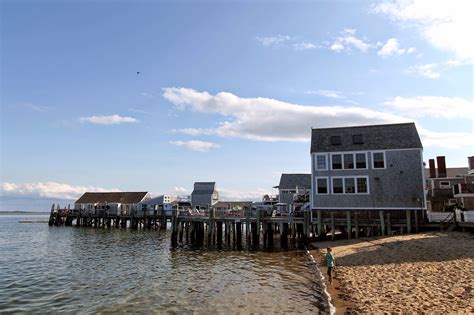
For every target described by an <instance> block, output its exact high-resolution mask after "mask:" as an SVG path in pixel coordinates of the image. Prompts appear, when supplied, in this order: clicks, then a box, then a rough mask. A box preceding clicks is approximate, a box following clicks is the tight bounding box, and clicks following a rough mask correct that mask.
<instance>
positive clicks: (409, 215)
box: [406, 210, 411, 234]
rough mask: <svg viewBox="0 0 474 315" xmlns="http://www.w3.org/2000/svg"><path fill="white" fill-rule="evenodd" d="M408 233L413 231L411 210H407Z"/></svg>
mask: <svg viewBox="0 0 474 315" xmlns="http://www.w3.org/2000/svg"><path fill="white" fill-rule="evenodd" d="M406 213H407V233H408V234H409V233H411V211H410V210H407V211H406Z"/></svg>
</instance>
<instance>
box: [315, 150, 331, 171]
mask: <svg viewBox="0 0 474 315" xmlns="http://www.w3.org/2000/svg"><path fill="white" fill-rule="evenodd" d="M318 156H324V159H325V160H326V168H318ZM314 170H315V171H328V170H329V159H328V154H327V153H315V154H314Z"/></svg>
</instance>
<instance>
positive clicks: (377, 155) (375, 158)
mask: <svg viewBox="0 0 474 315" xmlns="http://www.w3.org/2000/svg"><path fill="white" fill-rule="evenodd" d="M372 163H373V166H374V168H385V153H384V152H374V153H373V154H372Z"/></svg>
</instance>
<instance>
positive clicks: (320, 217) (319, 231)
mask: <svg viewBox="0 0 474 315" xmlns="http://www.w3.org/2000/svg"><path fill="white" fill-rule="evenodd" d="M316 213H317V216H318V219H317V220H318V223H317V224H318V237H319V238H321V236H322V234H323V228H322V214H321V210H317V211H316Z"/></svg>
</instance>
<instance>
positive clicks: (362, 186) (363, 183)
mask: <svg viewBox="0 0 474 315" xmlns="http://www.w3.org/2000/svg"><path fill="white" fill-rule="evenodd" d="M357 193H359V194H366V193H367V178H357Z"/></svg>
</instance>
